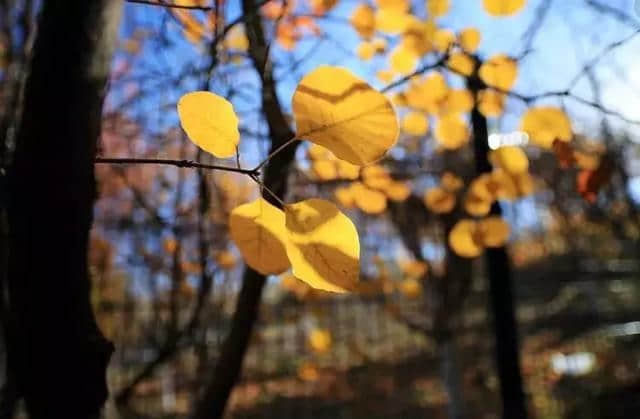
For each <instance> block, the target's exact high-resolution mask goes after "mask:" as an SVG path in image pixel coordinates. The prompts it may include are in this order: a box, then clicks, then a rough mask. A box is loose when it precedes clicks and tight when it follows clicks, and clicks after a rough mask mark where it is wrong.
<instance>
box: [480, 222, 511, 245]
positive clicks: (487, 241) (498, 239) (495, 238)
mask: <svg viewBox="0 0 640 419" xmlns="http://www.w3.org/2000/svg"><path fill="white" fill-rule="evenodd" d="M478 231H479V237H480V241H481V242H482V245H483V246H484V247H501V246H504V245H505V243H506V242H507V240H508V239H509V233H510V231H511V229H510V228H509V224H507V223H506V221H504V220H503V219H502V218H501V217H496V216H494V217H488V218H485V219H483V220H480V221H479V222H478Z"/></svg>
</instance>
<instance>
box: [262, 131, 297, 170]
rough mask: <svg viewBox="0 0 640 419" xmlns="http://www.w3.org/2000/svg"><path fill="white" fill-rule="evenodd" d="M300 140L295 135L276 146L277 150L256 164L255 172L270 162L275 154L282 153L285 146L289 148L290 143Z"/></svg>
mask: <svg viewBox="0 0 640 419" xmlns="http://www.w3.org/2000/svg"><path fill="white" fill-rule="evenodd" d="M295 141H298V138H296V137H293V138H291V139H289V140H288V141H287V142H285V143H284V144H282V145H281V146H280V147H278V148H276V149H275V150H273V151H272V152H271V153H270V154H269V155H268V156H267V158H266V159H264V160H263V161H262V162H261V163H260V164H259V165H257V166H256V168H255V169H253V171H254V172H257V171H258V170H260V169H261V168H262V166H264V165H265V164H267V163H268V162H269V160H271V159H272V158H273V157H274V156H275V155H277V154H278V153H280V152H281V151H282V150H284V149H285V148H287V147H288V146H289V145H290V144H292V143H293V142H295Z"/></svg>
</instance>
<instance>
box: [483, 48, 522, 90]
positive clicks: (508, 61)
mask: <svg viewBox="0 0 640 419" xmlns="http://www.w3.org/2000/svg"><path fill="white" fill-rule="evenodd" d="M478 75H479V76H480V78H481V79H482V81H484V82H485V83H486V84H487V86H491V87H496V88H498V89H501V90H510V89H511V87H512V86H513V83H515V81H516V78H517V77H518V63H517V62H516V61H515V60H514V59H513V58H510V57H507V56H506V55H504V54H498V55H494V56H493V57H491V58H489V59H488V60H487V61H485V62H484V63H483V64H482V65H481V66H480V69H479V70H478Z"/></svg>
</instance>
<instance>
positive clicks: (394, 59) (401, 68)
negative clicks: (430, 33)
mask: <svg viewBox="0 0 640 419" xmlns="http://www.w3.org/2000/svg"><path fill="white" fill-rule="evenodd" d="M417 65H418V56H417V55H416V53H415V52H414V51H412V50H410V49H408V48H405V47H403V44H400V45H398V46H397V47H396V48H395V49H394V50H393V51H391V54H389V66H390V67H391V70H392V71H394V72H396V73H398V74H402V75H407V74H411V73H412V72H413V71H414V70H415V69H416V66H417Z"/></svg>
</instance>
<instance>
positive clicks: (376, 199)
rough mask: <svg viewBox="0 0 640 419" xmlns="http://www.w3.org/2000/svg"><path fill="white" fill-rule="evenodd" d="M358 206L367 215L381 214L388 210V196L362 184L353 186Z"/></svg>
mask: <svg viewBox="0 0 640 419" xmlns="http://www.w3.org/2000/svg"><path fill="white" fill-rule="evenodd" d="M352 188H353V196H354V200H355V203H356V206H357V207H358V208H360V210H361V211H362V212H364V213H366V214H380V213H383V212H384V210H386V209H387V196H386V195H385V194H384V193H383V192H380V191H377V190H375V189H370V188H367V187H366V186H364V185H363V184H361V183H359V182H358V183H354V184H353V185H352Z"/></svg>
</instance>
